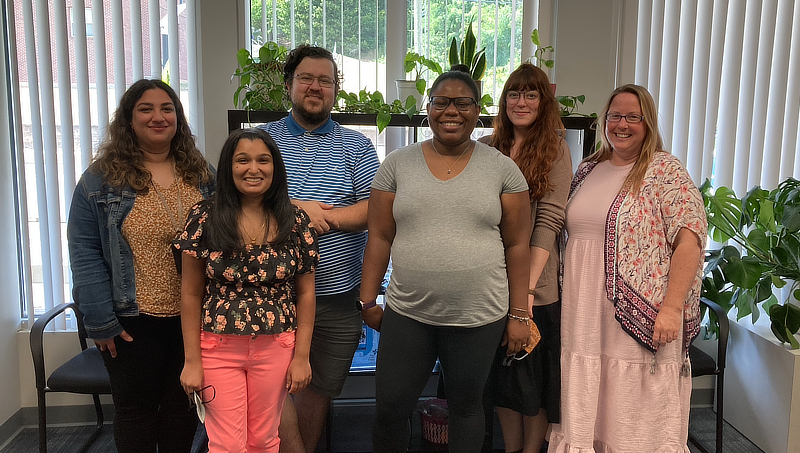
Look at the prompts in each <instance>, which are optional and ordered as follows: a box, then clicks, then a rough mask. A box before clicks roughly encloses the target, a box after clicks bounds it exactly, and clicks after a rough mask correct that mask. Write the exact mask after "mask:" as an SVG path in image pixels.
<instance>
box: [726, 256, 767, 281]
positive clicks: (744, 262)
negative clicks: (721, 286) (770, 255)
mask: <svg viewBox="0 0 800 453" xmlns="http://www.w3.org/2000/svg"><path fill="white" fill-rule="evenodd" d="M723 272H725V276H726V277H728V279H729V280H730V281H731V283H733V284H734V285H736V286H739V287H741V288H745V289H753V288H755V287H756V284H757V283H758V280H759V278H760V277H761V262H760V261H759V260H758V258H755V257H752V256H743V257H742V258H739V257H738V256H732V257H730V258H729V259H728V264H727V265H726V266H725V269H724V271H723Z"/></svg>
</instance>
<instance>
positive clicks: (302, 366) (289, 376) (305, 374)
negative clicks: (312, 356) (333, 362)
mask: <svg viewBox="0 0 800 453" xmlns="http://www.w3.org/2000/svg"><path fill="white" fill-rule="evenodd" d="M309 383H311V364H310V363H309V362H308V358H304V359H301V358H299V357H295V358H294V359H292V362H291V363H290V364H289V371H288V372H287V373H286V388H287V389H289V393H297V392H298V391H299V390H302V389H304V388H306V386H307V385H308V384H309Z"/></svg>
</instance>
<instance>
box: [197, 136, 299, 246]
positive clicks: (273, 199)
mask: <svg viewBox="0 0 800 453" xmlns="http://www.w3.org/2000/svg"><path fill="white" fill-rule="evenodd" d="M241 140H252V141H255V140H261V141H263V142H264V144H265V145H267V149H269V151H270V153H272V163H273V167H274V169H273V173H272V185H270V187H269V189H267V192H266V193H265V194H264V198H263V199H262V205H261V206H262V208H263V210H264V214H265V215H268V214H269V213H270V212H271V213H272V214H273V215H274V216H275V218H276V219H277V223H278V235H277V236H276V237H275V240H274V241H272V243H273V244H280V243H282V242H284V241H286V240H287V239H288V238H289V235H290V234H291V232H292V229H293V228H294V223H295V214H294V207H293V206H292V203H291V201H290V200H289V183H288V182H287V177H286V166H285V165H284V163H283V157H281V152H280V150H279V149H278V145H277V144H275V140H273V139H272V137H270V135H269V134H268V133H267V132H266V131H265V130H263V129H238V130H235V131H233V132H232V133H231V135H229V136H228V139H227V140H226V141H225V144H224V145H222V151H221V152H220V155H219V163H218V165H217V192H216V193H215V194H214V197H213V203H212V204H211V209H210V212H209V214H208V221H207V222H206V234H205V235H204V236H205V238H206V241H207V242H206V244H207V245H208V247H209V249H211V250H221V251H231V250H235V249H238V248H241V246H242V242H243V241H242V237H241V233H240V232H239V221H238V218H239V213H240V212H241V209H242V207H241V198H240V197H241V195H240V193H239V190H238V189H237V188H236V184H235V183H234V182H233V155H234V153H235V152H236V147H237V146H238V145H239V141H241ZM267 231H269V230H267Z"/></svg>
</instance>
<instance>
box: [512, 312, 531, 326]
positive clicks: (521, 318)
mask: <svg viewBox="0 0 800 453" xmlns="http://www.w3.org/2000/svg"><path fill="white" fill-rule="evenodd" d="M508 319H516V320H517V321H519V322H524V323H526V324H527V323H528V321H530V320H531V318H529V317H527V316H517V315H512V314H511V313H509V314H508Z"/></svg>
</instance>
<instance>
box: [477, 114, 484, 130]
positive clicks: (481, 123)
mask: <svg viewBox="0 0 800 453" xmlns="http://www.w3.org/2000/svg"><path fill="white" fill-rule="evenodd" d="M478 123H479V124H480V126H478V125H477V124H476V125H475V127H480V128H481V129H486V125H484V124H483V120H482V119H480V117H478Z"/></svg>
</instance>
